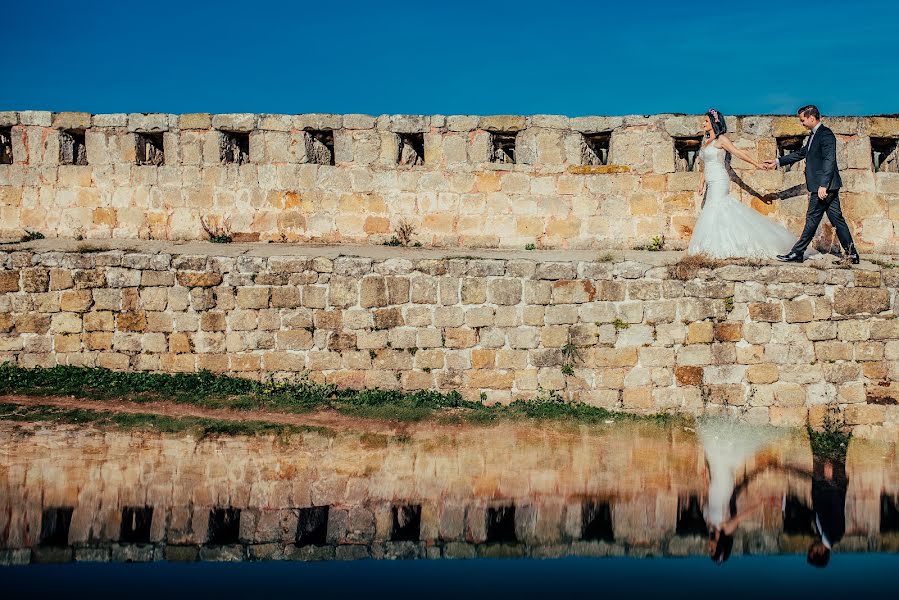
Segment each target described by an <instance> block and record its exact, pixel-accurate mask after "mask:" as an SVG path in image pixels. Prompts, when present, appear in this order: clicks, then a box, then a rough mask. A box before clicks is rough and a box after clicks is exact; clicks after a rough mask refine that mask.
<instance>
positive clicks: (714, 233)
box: [687, 141, 797, 258]
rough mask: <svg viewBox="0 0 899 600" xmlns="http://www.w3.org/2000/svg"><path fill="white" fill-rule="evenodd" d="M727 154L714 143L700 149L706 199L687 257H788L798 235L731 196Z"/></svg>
mask: <svg viewBox="0 0 899 600" xmlns="http://www.w3.org/2000/svg"><path fill="white" fill-rule="evenodd" d="M726 154H727V153H726V152H725V150H724V149H723V148H717V147H715V142H714V141H712V142H710V143H708V144H703V146H702V148H701V149H700V150H699V157H700V158H701V159H702V162H703V164H704V169H705V182H706V197H705V204H704V205H703V207H702V210H701V211H700V213H699V219H697V221H696V225H695V226H694V228H693V236H692V237H691V238H690V246H689V247H688V248H687V254H704V255H707V256H710V257H711V258H774V257H775V256H776V255H777V254H786V253H787V252H789V251H790V249H791V248H792V247H793V244H795V243H796V240H797V236H795V235H794V234H792V233H790V232H789V231H788V230H787V229H786V228H785V227H784V226H783V225H781V224H779V223H775V222H774V221H772V220H771V219H769V218H768V217H766V216H765V215H763V214H761V213H759V212H757V211H756V210H754V209H753V208H751V207H749V206H746V205H745V204H743V203H742V202H740V201H739V200H737V199H736V198H734V197H733V196H731V195H730V177H729V176H728V174H727V169H726V168H725V166H724V157H725V155H726Z"/></svg>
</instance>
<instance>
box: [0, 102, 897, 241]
mask: <svg viewBox="0 0 899 600" xmlns="http://www.w3.org/2000/svg"><path fill="white" fill-rule="evenodd" d="M825 121H826V123H827V124H828V125H829V126H830V127H832V128H833V130H834V132H835V133H836V134H837V138H838V162H839V165H840V167H841V168H842V173H843V181H844V182H845V187H844V193H843V196H842V198H843V209H844V214H845V215H846V217H847V219H848V221H849V223H850V225H851V227H852V229H853V230H854V232H855V238H856V242H857V244H858V246H859V248H860V249H861V250H862V251H863V252H869V251H878V252H894V251H897V250H899V244H897V240H899V237H897V235H896V233H895V232H894V225H895V224H896V223H897V222H899V212H897V210H899V209H897V207H899V172H895V171H896V170H897V169H896V151H895V140H896V139H897V138H899V118H894V117H858V118H856V117H835V118H829V119H825ZM728 122H729V125H730V129H731V133H730V135H731V136H732V137H733V138H734V140H735V143H736V144H737V145H738V146H739V147H741V148H743V149H745V150H746V151H748V152H750V153H751V154H753V155H755V156H757V157H758V158H759V159H769V158H774V157H775V156H776V155H777V152H778V144H779V143H780V144H781V145H784V144H786V146H789V145H790V144H793V145H795V144H796V143H799V142H800V141H801V140H800V138H801V136H802V135H804V133H805V132H804V130H803V129H802V128H801V126H800V125H799V123H798V120H797V119H796V118H795V117H792V116H789V117H766V116H761V117H760V116H745V117H729V118H728ZM699 131H700V118H699V117H697V116H683V115H656V116H628V117H578V118H568V117H564V116H551V115H535V116H530V117H524V116H503V117H477V116H439V115H434V116H389V115H383V116H380V117H372V116H366V115H324V114H314V115H253V114H230V115H209V114H186V115H168V114H130V115H126V114H107V115H90V114H86V113H55V114H54V113H49V112H35V111H24V112H5V113H0V144H4V147H5V149H6V150H4V149H3V148H0V156H2V157H4V158H3V160H2V161H0V162H8V161H10V160H11V164H0V237H2V236H7V237H16V238H18V237H19V236H21V235H22V234H23V232H24V230H26V229H27V230H34V231H39V232H41V233H43V234H44V235H46V236H48V237H84V238H89V239H93V238H142V239H160V240H190V239H206V236H207V233H206V232H205V231H204V227H203V223H201V218H202V219H203V220H205V224H206V226H207V227H208V228H209V229H210V230H211V231H225V230H227V231H230V232H231V233H233V234H235V235H236V236H237V237H238V238H242V239H246V240H249V239H259V240H262V241H267V240H272V241H279V240H283V241H290V242H300V241H302V242H324V243H347V242H351V243H361V242H365V243H374V244H380V243H383V242H385V241H387V240H389V239H390V238H391V237H392V236H393V235H394V232H395V230H396V229H397V228H398V227H399V226H400V225H401V224H402V222H403V221H406V222H408V223H409V224H411V225H412V226H413V227H414V231H415V233H414V236H413V240H414V241H416V242H418V243H421V244H423V245H425V246H442V247H457V246H463V247H505V248H524V247H525V245H526V244H535V245H536V246H538V247H541V248H603V247H606V248H607V247H616V248H631V247H634V246H635V245H641V244H646V243H648V242H650V241H651V240H652V238H654V237H655V236H664V238H665V241H666V244H667V245H668V247H670V248H678V247H683V246H684V244H685V242H686V241H687V240H688V239H689V236H690V233H691V230H692V227H693V224H694V222H695V219H696V214H697V211H698V208H699V198H698V197H697V196H696V194H695V193H694V191H695V190H696V189H697V187H698V183H699V173H698V172H688V171H684V169H685V168H687V167H686V164H687V162H688V161H687V160H684V159H683V158H680V157H679V156H678V154H677V151H676V147H680V146H679V144H680V143H681V141H683V140H684V139H687V138H690V137H695V136H697V135H698V132H699ZM797 136H798V137H797ZM4 140H11V141H8V142H6V141H4ZM872 143H873V146H872ZM510 144H514V148H510ZM891 144H892V145H891ZM891 149H892V150H891ZM875 155H876V157H875ZM512 160H514V162H509V161H512ZM61 161H64V162H69V163H73V164H60V162H61ZM223 161H232V162H223ZM498 161H499V162H498ZM875 162H876V163H877V165H878V167H877V169H878V171H877V172H875V167H874V163H875ZM84 163H86V164H84ZM319 163H322V164H319ZM748 166H749V165H747V164H745V163H743V162H742V161H740V160H739V159H735V160H734V161H733V167H734V169H735V174H736V176H737V178H738V179H739V180H740V181H739V184H734V186H733V192H734V193H735V194H736V195H738V196H739V197H740V198H741V199H742V200H743V201H744V202H746V203H749V204H751V205H752V206H753V207H755V208H756V209H757V210H759V211H761V212H763V213H767V214H769V215H771V216H772V217H773V218H775V219H777V220H779V221H781V222H782V223H784V224H785V225H787V226H788V227H789V228H790V229H791V230H793V231H795V232H797V234H798V232H799V231H800V230H801V228H802V223H803V222H804V215H805V210H806V201H805V196H804V194H805V192H804V189H802V186H803V181H804V180H803V176H802V172H801V168H799V169H794V170H792V171H790V172H783V171H782V170H781V171H771V172H766V171H755V170H751V169H746V167H748ZM769 193H777V194H780V195H781V196H782V198H783V199H781V200H779V201H776V202H775V203H774V204H773V205H770V206H769V205H766V204H764V203H762V202H761V201H760V200H759V199H758V197H759V196H762V195H764V194H769ZM831 238H832V234H831V231H830V229H829V226H825V227H824V229H823V230H822V232H821V239H822V241H825V242H830V241H831Z"/></svg>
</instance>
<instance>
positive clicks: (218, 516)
mask: <svg viewBox="0 0 899 600" xmlns="http://www.w3.org/2000/svg"><path fill="white" fill-rule="evenodd" d="M239 538H240V509H239V508H230V507H229V508H213V509H212V510H210V511H209V537H208V540H209V543H210V544H236V543H237V541H238V539H239Z"/></svg>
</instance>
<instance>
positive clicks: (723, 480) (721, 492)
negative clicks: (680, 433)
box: [698, 419, 786, 564]
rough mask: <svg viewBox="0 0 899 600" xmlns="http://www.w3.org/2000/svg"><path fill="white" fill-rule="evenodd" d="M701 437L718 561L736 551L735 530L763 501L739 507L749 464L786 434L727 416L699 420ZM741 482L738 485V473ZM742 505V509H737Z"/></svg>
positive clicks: (709, 517)
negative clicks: (727, 418) (734, 547)
mask: <svg viewBox="0 0 899 600" xmlns="http://www.w3.org/2000/svg"><path fill="white" fill-rule="evenodd" d="M698 434H699V439H700V441H701V442H702V446H703V449H704V450H705V456H706V464H707V466H708V473H709V499H708V505H707V506H706V510H705V519H706V523H707V524H708V526H709V556H710V557H711V559H712V560H713V561H715V562H716V563H718V564H721V563H723V562H724V561H726V560H727V559H728V558H729V557H730V554H731V552H732V550H733V546H734V532H735V531H736V529H737V526H738V525H739V524H740V521H742V520H744V519H745V518H747V517H748V516H750V515H751V514H752V513H753V512H755V511H756V510H757V509H758V508H760V507H761V506H762V505H763V502H754V503H752V502H750V503H748V504H746V503H744V505H742V506H739V507H738V506H737V504H738V500H740V495H741V493H742V491H743V489H744V488H745V486H746V485H747V484H748V483H749V480H750V478H751V475H750V474H748V473H746V472H745V468H746V465H747V464H748V463H749V462H750V461H751V459H752V458H753V457H754V456H755V455H756V454H758V452H759V451H760V450H762V448H764V447H765V446H767V445H769V444H771V443H773V442H774V441H776V440H778V439H780V438H782V437H784V436H785V435H786V433H785V432H784V431H781V430H778V429H776V428H774V427H753V426H750V425H745V424H742V423H738V422H736V421H733V420H726V419H705V420H703V421H701V422H700V423H699V427H698ZM738 474H739V475H741V479H742V481H741V483H740V485H739V486H738V485H737V476H738ZM738 508H739V510H738Z"/></svg>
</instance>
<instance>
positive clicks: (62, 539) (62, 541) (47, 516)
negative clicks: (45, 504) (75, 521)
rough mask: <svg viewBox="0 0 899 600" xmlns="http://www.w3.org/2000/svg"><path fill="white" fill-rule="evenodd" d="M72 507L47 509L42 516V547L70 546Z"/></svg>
mask: <svg viewBox="0 0 899 600" xmlns="http://www.w3.org/2000/svg"><path fill="white" fill-rule="evenodd" d="M73 510H74V509H73V508H72V507H71V506H64V507H57V508H47V509H45V510H44V512H43V514H42V515H41V540H40V544H41V546H68V545H69V527H70V526H71V525H72V511H73Z"/></svg>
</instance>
